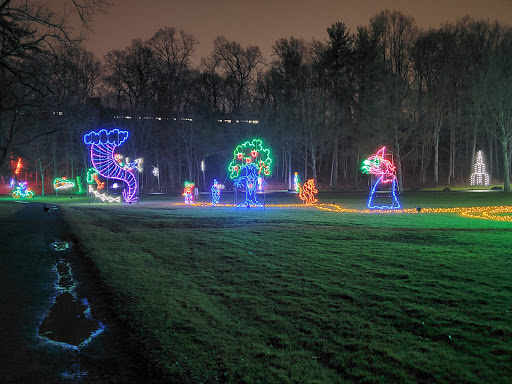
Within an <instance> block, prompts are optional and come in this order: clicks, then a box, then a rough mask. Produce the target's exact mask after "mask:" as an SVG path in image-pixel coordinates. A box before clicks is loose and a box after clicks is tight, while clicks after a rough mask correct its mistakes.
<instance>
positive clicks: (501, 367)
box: [58, 192, 512, 383]
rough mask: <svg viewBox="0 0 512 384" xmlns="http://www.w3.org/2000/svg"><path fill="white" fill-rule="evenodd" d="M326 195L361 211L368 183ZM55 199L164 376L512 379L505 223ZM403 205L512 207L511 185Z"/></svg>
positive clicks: (511, 268) (409, 198) (511, 257)
mask: <svg viewBox="0 0 512 384" xmlns="http://www.w3.org/2000/svg"><path fill="white" fill-rule="evenodd" d="M293 198H294V197H293V196H291V195H290V194H282V195H272V196H268V197H266V199H267V200H266V202H267V203H278V202H296V200H294V199H293ZM320 198H321V202H323V203H331V202H335V203H338V204H342V205H343V206H344V207H350V208H357V209H363V208H364V204H365V200H366V195H364V194H361V193H331V192H329V193H327V192H326V193H323V194H321V195H320ZM176 199H177V198H176ZM204 199H205V200H206V196H205V198H204ZM176 201H177V200H176ZM58 203H59V204H62V206H63V208H64V212H65V215H66V218H67V220H68V221H69V222H70V224H71V227H72V230H73V231H74V232H75V234H76V235H77V237H78V238H79V239H80V243H81V244H80V246H81V247H82V249H83V250H84V251H85V253H86V254H87V255H88V256H90V257H91V259H92V260H93V261H94V263H95V264H96V265H97V267H98V269H99V271H100V273H101V276H102V278H103V279H104V280H105V282H106V284H107V285H108V286H109V287H110V288H111V290H112V292H113V294H114V297H115V302H114V304H115V306H116V310H117V311H118V313H119V314H120V315H121V316H122V317H123V318H124V319H126V320H127V321H128V322H129V323H130V324H132V325H133V327H134V329H135V330H136V332H135V333H134V335H135V337H136V338H137V339H138V340H139V342H140V343H141V345H142V348H143V349H144V352H145V354H146V355H147V357H148V359H149V360H150V361H151V362H152V364H153V365H154V366H155V367H157V369H158V370H160V371H161V372H164V374H165V375H169V377H171V378H172V379H173V380H174V382H186V383H211V382H231V383H244V382H246V383H301V382H302V383H344V382H347V383H350V382H354V383H411V382H423V383H431V382H446V383H510V382H511V381H512V344H511V341H512V281H511V276H512V251H511V243H512V223H510V222H498V221H490V220H481V219H472V218H466V217H463V216H461V215H460V214H457V213H451V214H448V213H435V214H434V213H426V214H423V213H420V214H389V215H385V214H380V215H379V214H364V213H340V212H326V211H321V210H318V209H316V208H268V209H266V210H263V209H250V210H247V209H240V210H235V209H234V208H221V207H217V208H214V209H210V208H207V207H184V206H175V205H173V204H171V202H169V200H167V201H164V198H152V200H151V199H150V198H145V199H143V201H142V202H141V204H132V205H112V204H111V205H107V204H91V205H89V204H87V202H84V201H82V202H78V203H77V201H76V199H75V201H74V202H73V203H70V202H69V201H67V200H65V199H64V200H61V201H58ZM403 204H404V207H407V208H414V207H416V206H421V207H455V206H474V205H476V206H484V205H512V196H510V195H506V194H503V193H492V192H489V193H471V192H432V193H425V192H418V193H409V194H407V195H404V196H403Z"/></svg>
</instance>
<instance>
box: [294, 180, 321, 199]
mask: <svg viewBox="0 0 512 384" xmlns="http://www.w3.org/2000/svg"><path fill="white" fill-rule="evenodd" d="M315 193H318V190H317V189H316V187H315V179H309V180H308V181H307V182H305V183H304V185H303V186H301V187H300V192H299V198H300V199H301V200H302V201H304V204H306V205H312V204H314V203H316V202H317V201H318V199H317V198H316V197H315Z"/></svg>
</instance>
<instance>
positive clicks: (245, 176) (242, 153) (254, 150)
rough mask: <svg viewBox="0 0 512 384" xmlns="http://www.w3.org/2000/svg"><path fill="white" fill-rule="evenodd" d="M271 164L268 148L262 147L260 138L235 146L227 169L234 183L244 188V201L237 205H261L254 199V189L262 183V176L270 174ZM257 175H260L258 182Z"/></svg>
mask: <svg viewBox="0 0 512 384" xmlns="http://www.w3.org/2000/svg"><path fill="white" fill-rule="evenodd" d="M271 164H272V158H271V157H270V150H269V149H267V148H264V147H263V142H262V141H261V140H260V139H253V140H252V141H246V142H245V143H243V144H240V145H238V146H237V147H236V148H235V150H234V151H233V159H232V160H231V162H230V163H229V166H228V171H229V178H230V179H231V180H233V182H234V185H235V186H236V187H238V188H245V201H244V202H243V203H240V204H238V206H239V207H250V206H256V207H261V206H262V204H261V203H260V202H259V201H258V200H257V199H256V189H257V187H258V184H259V185H264V179H263V178H264V176H269V175H270V172H271V171H270V166H271ZM258 177H261V181H260V182H258Z"/></svg>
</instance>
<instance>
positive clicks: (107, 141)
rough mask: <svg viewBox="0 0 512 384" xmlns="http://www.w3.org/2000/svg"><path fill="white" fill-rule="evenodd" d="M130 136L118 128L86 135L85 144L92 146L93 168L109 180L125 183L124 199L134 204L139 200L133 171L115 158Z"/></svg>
mask: <svg viewBox="0 0 512 384" xmlns="http://www.w3.org/2000/svg"><path fill="white" fill-rule="evenodd" d="M128 136H129V132H128V131H120V130H119V129H117V128H115V129H113V130H111V131H107V130H106V129H102V130H100V131H98V132H95V131H91V132H89V133H87V134H86V135H84V143H85V144H87V145H90V146H91V162H92V165H93V167H94V168H95V169H96V170H97V171H98V173H99V174H100V175H101V176H103V177H105V178H107V179H115V180H121V181H124V182H125V183H126V186H127V187H128V189H124V190H123V199H124V201H125V202H127V203H133V202H135V201H137V200H138V197H137V190H138V185H137V179H136V177H135V174H134V173H133V170H131V169H125V168H123V167H121V166H120V165H119V163H118V162H117V161H116V159H115V157H114V153H115V150H116V148H117V147H119V146H121V145H122V144H123V143H124V142H125V141H126V140H127V139H128Z"/></svg>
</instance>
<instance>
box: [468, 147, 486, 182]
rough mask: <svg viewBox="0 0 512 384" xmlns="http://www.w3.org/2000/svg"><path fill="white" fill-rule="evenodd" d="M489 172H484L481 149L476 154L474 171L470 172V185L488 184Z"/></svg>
mask: <svg viewBox="0 0 512 384" xmlns="http://www.w3.org/2000/svg"><path fill="white" fill-rule="evenodd" d="M490 182H491V181H490V179H489V174H488V173H487V172H485V163H484V158H483V156H482V151H478V152H477V154H476V162H475V172H473V173H472V174H471V185H489V184H490Z"/></svg>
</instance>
